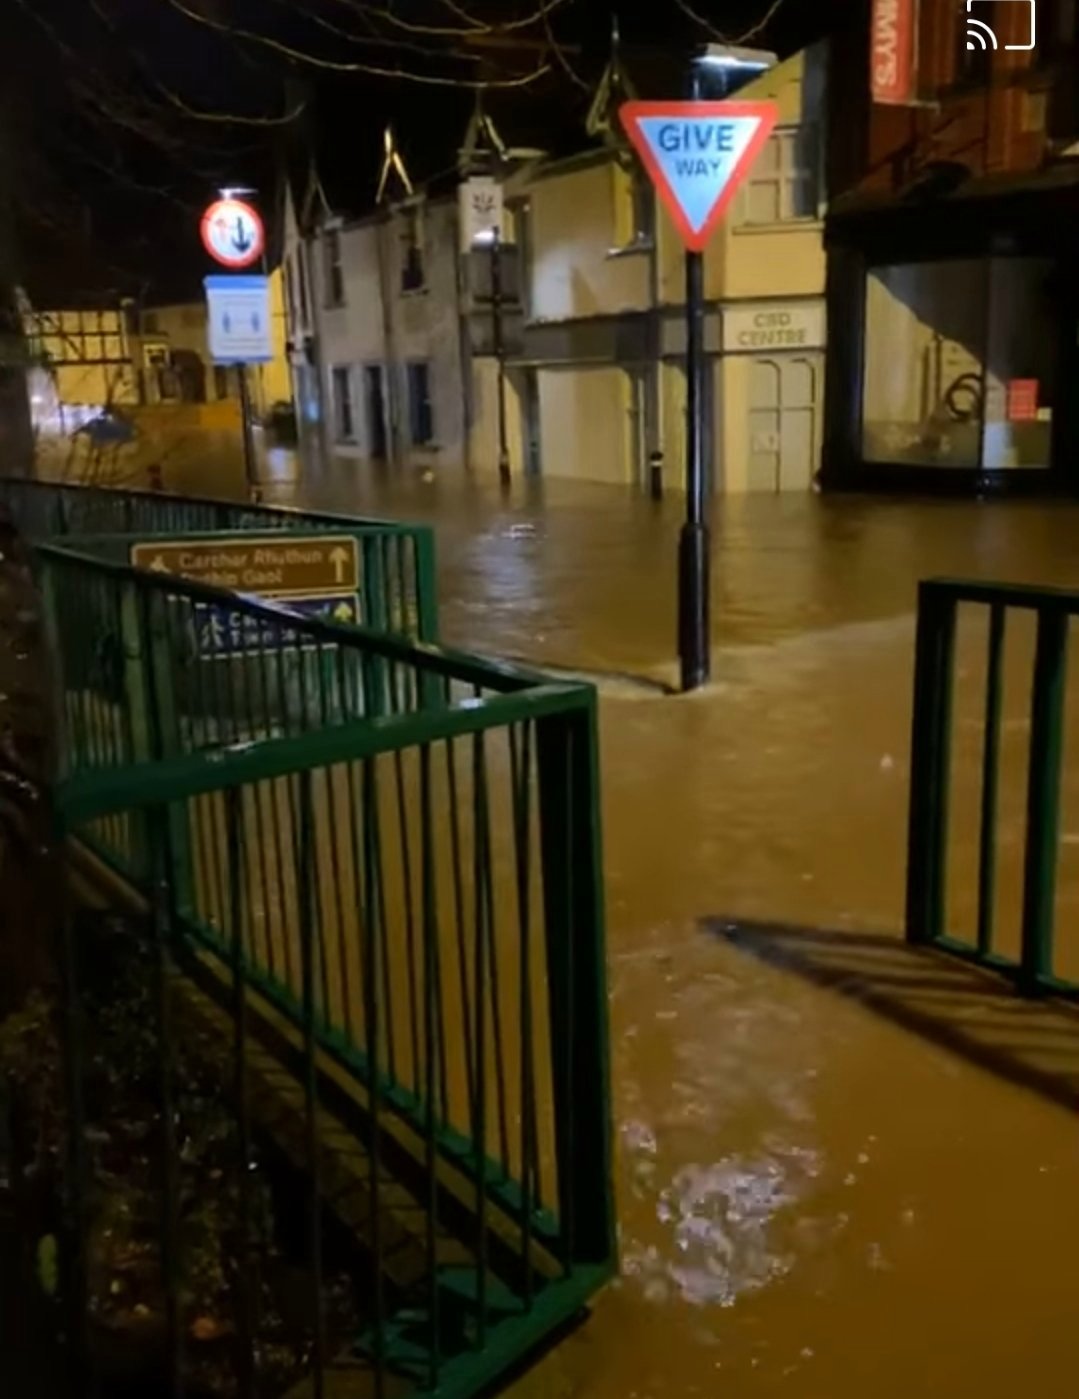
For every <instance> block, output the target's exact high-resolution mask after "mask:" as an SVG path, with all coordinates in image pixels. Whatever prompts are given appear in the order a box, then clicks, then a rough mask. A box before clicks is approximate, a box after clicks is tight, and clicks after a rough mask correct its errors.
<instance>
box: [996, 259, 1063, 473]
mask: <svg viewBox="0 0 1079 1399" xmlns="http://www.w3.org/2000/svg"><path fill="white" fill-rule="evenodd" d="M1051 275H1052V263H1051V262H1049V261H1048V260H1045V259H1037V258H994V259H993V261H992V262H991V264H990V293H989V341H988V343H989V352H988V355H987V359H988V372H987V375H986V393H985V459H984V465H985V466H986V468H988V469H989V470H994V471H996V470H1004V469H1007V468H1009V467H1024V466H1043V467H1044V466H1048V465H1049V441H1050V436H1051V434H1052V430H1053V400H1054V380H1055V375H1054V372H1053V371H1054V365H1055V362H1056V332H1055V326H1054V321H1055V315H1054V307H1053V304H1052V296H1053V291H1052V283H1051V281H1050V278H1051Z"/></svg>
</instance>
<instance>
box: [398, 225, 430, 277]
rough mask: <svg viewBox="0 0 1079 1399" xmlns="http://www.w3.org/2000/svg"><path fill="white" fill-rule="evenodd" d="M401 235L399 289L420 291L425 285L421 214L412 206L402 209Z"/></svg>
mask: <svg viewBox="0 0 1079 1399" xmlns="http://www.w3.org/2000/svg"><path fill="white" fill-rule="evenodd" d="M404 225H405V226H404V232H403V233H402V235H401V290H402V291H422V290H423V289H424V287H425V286H426V285H427V278H426V275H425V273H424V269H423V216H422V213H421V211H420V209H419V208H417V207H415V206H413V207H412V208H409V209H406V210H405V211H404Z"/></svg>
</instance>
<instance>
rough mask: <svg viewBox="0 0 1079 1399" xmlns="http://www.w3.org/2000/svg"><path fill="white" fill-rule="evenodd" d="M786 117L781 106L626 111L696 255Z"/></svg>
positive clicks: (640, 150)
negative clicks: (780, 117)
mask: <svg viewBox="0 0 1079 1399" xmlns="http://www.w3.org/2000/svg"><path fill="white" fill-rule="evenodd" d="M777 115H778V112H777V108H776V105H775V103H774V102H626V103H625V104H624V105H623V106H622V107H621V109H620V111H619V116H620V117H621V119H622V125H623V126H624V127H625V130H626V135H627V136H628V137H629V139H630V140H631V141H632V142H633V145H634V147H635V148H636V150H637V154H638V155H639V156H640V157H641V160H642V161H643V162H644V168H645V169H646V170H647V171H648V173H649V175H650V176H651V177H652V183H653V184H654V185H655V187H656V192H657V193H658V194H659V196H660V198H661V199H662V200H663V202H664V204H665V205H666V206H667V211H668V213H669V214H670V216H671V218H672V220H673V221H674V225H675V227H676V228H677V229H678V232H679V233H680V234H681V235H682V241H683V242H684V243H685V245H686V247H687V248H688V249H689V251H690V252H697V253H699V252H703V251H704V248H705V247H706V245H707V243H708V240H709V238H710V237H711V235H712V232H713V230H714V229H715V227H716V225H717V224H718V223H719V221H720V219H721V218H722V217H723V215H724V213H725V212H726V210H727V207H728V205H729V204H730V202H731V200H732V199H733V198H734V195H735V192H736V191H737V189H738V186H739V185H740V184H741V183H742V181H743V180H744V179H745V177H746V176H747V175H748V174H749V172H750V170H751V169H752V168H753V162H754V161H755V160H756V159H757V156H758V155H759V154H760V153H761V150H762V149H763V147H764V143H765V142H766V141H767V140H768V137H769V136H770V135H771V133H772V128H773V127H774V126H775V124H776V117H777Z"/></svg>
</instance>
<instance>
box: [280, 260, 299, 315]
mask: <svg viewBox="0 0 1079 1399" xmlns="http://www.w3.org/2000/svg"><path fill="white" fill-rule="evenodd" d="M281 277H282V280H283V281H284V284H285V305H286V306H287V308H288V324H289V330H290V331H291V330H292V329H293V328H294V327H295V325H296V287H295V285H294V284H293V280H292V258H291V257H290V256H288V255H286V256H285V258H284V259H283V260H282V263H281Z"/></svg>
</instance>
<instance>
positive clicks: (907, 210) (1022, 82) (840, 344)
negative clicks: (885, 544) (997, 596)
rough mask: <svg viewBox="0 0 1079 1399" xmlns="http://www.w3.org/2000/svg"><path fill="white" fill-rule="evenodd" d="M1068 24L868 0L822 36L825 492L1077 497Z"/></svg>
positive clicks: (1077, 216)
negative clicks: (825, 106)
mask: <svg viewBox="0 0 1079 1399" xmlns="http://www.w3.org/2000/svg"><path fill="white" fill-rule="evenodd" d="M1035 11H1036V16H1035ZM1076 25H1077V12H1076V6H1075V5H1074V3H1073V0H1037V4H1036V5H1035V4H1033V3H1031V0H1014V3H988V0H973V3H972V4H970V5H969V6H968V5H967V4H966V0H872V3H871V4H869V3H867V4H866V5H865V6H864V7H863V10H862V15H861V23H860V24H857V25H851V26H850V27H849V28H848V29H847V30H846V31H845V32H844V33H843V34H842V35H841V36H837V37H836V39H835V40H834V44H833V54H832V57H833V72H834V74H835V80H834V81H833V82H832V84H831V85H830V88H829V131H830V133H831V135H830V140H829V170H828V178H829V189H830V193H831V196H832V197H831V202H830V205H829V211H828V217H827V220H826V231H825V237H826V247H827V261H828V291H827V301H828V345H829V361H828V369H829V379H828V398H827V410H826V432H825V443H824V453H823V469H822V483H823V484H824V485H825V486H826V487H834V488H845V489H856V490H861V489H872V488H882V489H888V490H893V489H902V490H909V489H913V490H918V491H934V490H945V491H956V490H958V491H968V492H987V491H1040V490H1053V491H1061V492H1067V493H1074V492H1075V491H1076V490H1077V488H1079V450H1077V448H1079V405H1077V403H1076V397H1075V394H1074V393H1073V392H1071V391H1070V389H1071V386H1072V385H1073V384H1074V383H1075V382H1076V372H1077V369H1079V365H1077V364H1076V358H1077V355H1079V346H1077V339H1079V336H1077V331H1079V275H1077V262H1076V257H1075V229H1076V226H1077V223H1079V103H1077V96H1079V68H1077V65H1076V57H1077V45H1076V37H1077V28H1076Z"/></svg>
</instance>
